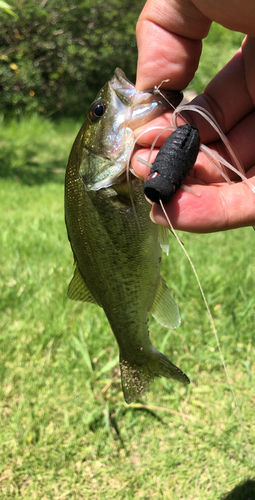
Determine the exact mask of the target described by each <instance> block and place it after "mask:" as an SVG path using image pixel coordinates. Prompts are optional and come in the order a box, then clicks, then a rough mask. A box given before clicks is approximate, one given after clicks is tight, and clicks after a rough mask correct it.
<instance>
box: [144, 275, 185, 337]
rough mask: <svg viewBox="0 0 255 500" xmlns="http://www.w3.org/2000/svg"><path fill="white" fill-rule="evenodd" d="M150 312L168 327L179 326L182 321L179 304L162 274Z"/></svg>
mask: <svg viewBox="0 0 255 500" xmlns="http://www.w3.org/2000/svg"><path fill="white" fill-rule="evenodd" d="M150 313H151V314H152V316H153V318H155V320H156V321H158V323H160V324H161V325H163V326H166V327H168V328H177V327H178V326H179V325H180V323H181V319H180V313H179V309H178V306H177V304H176V302H175V300H174V298H173V294H172V292H170V290H169V288H167V285H166V282H165V281H164V280H163V278H162V276H160V277H159V281H158V285H157V289H156V294H155V298H154V301H153V304H152V306H151V308H150Z"/></svg>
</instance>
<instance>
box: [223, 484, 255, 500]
mask: <svg viewBox="0 0 255 500" xmlns="http://www.w3.org/2000/svg"><path fill="white" fill-rule="evenodd" d="M221 500H255V480H253V479H248V480H247V481H244V482H243V483H241V484H238V485H237V486H235V488H234V489H233V490H232V491H230V493H228V494H227V495H225V496H223V497H222V498H221Z"/></svg>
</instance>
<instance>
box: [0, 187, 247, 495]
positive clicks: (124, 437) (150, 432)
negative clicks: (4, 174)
mask: <svg viewBox="0 0 255 500" xmlns="http://www.w3.org/2000/svg"><path fill="white" fill-rule="evenodd" d="M0 199H1V208H2V217H1V233H0V238H1V257H0V259H1V260H0V276H1V281H0V285H1V317H0V328H1V337H0V342H1V351H0V352H1V355H0V356H1V365H0V367H1V389H0V390H1V402H2V403H1V406H2V409H1V411H2V417H1V443H2V446H1V474H0V480H1V483H0V484H1V488H2V498H27V499H29V498H56V499H57V498H61V495H62V498H65V497H66V498H74V499H76V498H108V499H111V498H123V499H133V498H144V499H146V498H162V499H169V498H178V499H181V498H184V499H185V500H186V499H188V500H193V499H194V500H197V499H201V500H202V499H203V500H205V499H206V500H207V499H215V498H220V497H221V496H222V495H223V494H226V493H227V491H229V490H231V489H232V488H234V486H235V485H236V484H238V483H239V482H241V481H242V480H245V479H246V478H248V477H252V475H253V470H254V462H253V461H252V460H254V458H252V451H251V449H250V446H251V448H253V443H254V438H255V425H254V407H255V395H254V354H253V350H254V301H255V300H254V292H253V290H254V258H253V244H252V242H253V239H254V234H253V231H252V229H251V228H247V229H243V230H238V231H232V232H227V233H222V234H215V235H214V234H212V235H207V236H206V235H188V234H182V235H181V239H182V241H184V243H185V247H186V248H187V250H188V251H189V253H190V254H191V256H192V258H193V260H194V262H195V265H196V267H197V269H198V273H199V276H200V278H201V281H202V284H203V286H204V289H205V293H206V296H207V299H208V301H209V304H210V307H211V309H212V312H213V315H214V319H215V322H216V326H217V328H218V334H219V338H220V343H221V347H222V350H223V353H224V357H225V360H226V362H227V365H228V369H229V372H230V377H231V380H232V381H233V385H234V389H235V391H236V396H237V401H238V404H239V407H240V410H241V414H242V419H243V421H244V427H245V435H244V434H243V432H242V428H241V423H240V420H239V416H238V413H237V411H236V409H235V408H234V406H233V401H232V395H231V392H230V388H229V385H228V383H227V380H226V375H225V373H224V370H223V367H222V364H221V359H220V356H219V353H218V351H217V346H216V341H215V338H214V335H213V333H212V332H211V329H210V324H209V320H208V318H207V315H206V312H205V307H204V304H203V302H202V300H201V296H200V292H199V290H198V287H197V284H196V281H195V278H194V276H193V275H192V272H191V269H190V266H189V264H188V262H187V260H186V258H185V256H184V255H183V253H182V251H181V249H180V248H179V246H178V245H177V243H176V241H175V240H174V239H173V238H172V237H171V252H170V257H169V258H164V264H163V275H164V277H165V278H166V279H167V281H168V284H169V286H170V288H171V289H172V290H173V292H174V295H175V297H176V300H177V302H178V304H179V306H180V310H181V316H182V325H181V326H180V328H178V329H177V330H176V331H170V332H169V331H168V330H166V329H165V328H163V327H160V326H159V325H158V324H157V323H155V321H154V320H152V319H151V320H150V330H151V337H152V339H153V343H154V344H155V346H157V347H158V348H159V349H163V350H164V352H165V354H166V355H167V356H169V358H170V359H171V360H172V361H173V362H175V363H176V364H177V365H178V366H181V368H182V369H183V370H184V371H185V372H186V373H187V374H188V375H189V377H190V378H191V385H190V386H189V387H188V388H184V387H182V386H181V385H179V384H177V383H173V382H171V381H169V380H166V379H160V380H157V381H155V383H154V384H153V385H152V388H151V391H150V392H149V393H148V394H147V395H146V396H145V397H144V403H146V404H148V405H149V406H148V408H147V410H146V409H144V408H143V407H142V406H141V407H139V406H138V407H135V406H134V407H133V408H132V405H131V407H128V406H127V405H126V404H125V403H124V399H123V395H122V391H121V387H120V378H119V368H118V359H117V358H118V350H117V345H116V342H115V340H114V337H113V335H112V333H111V330H110V328H109V326H108V323H107V321H106V319H105V317H104V314H103V311H102V310H101V309H100V308H98V307H96V306H93V305H89V304H88V305H86V304H83V303H78V302H71V301H70V300H68V299H67V296H66V290H67V286H68V283H69V280H70V279H71V276H72V255H71V250H70V248H69V243H68V241H67V236H66V230H65V225H64V216H63V186H62V185H61V184H56V183H47V182H46V183H44V184H41V185H39V186H38V185H33V186H27V185H24V184H22V183H21V182H18V181H15V180H2V181H1V184H0ZM158 407H160V408H161V410H160V409H159V408H158ZM171 411H172V413H171ZM246 439H248V441H249V443H250V446H249V444H247V442H246Z"/></svg>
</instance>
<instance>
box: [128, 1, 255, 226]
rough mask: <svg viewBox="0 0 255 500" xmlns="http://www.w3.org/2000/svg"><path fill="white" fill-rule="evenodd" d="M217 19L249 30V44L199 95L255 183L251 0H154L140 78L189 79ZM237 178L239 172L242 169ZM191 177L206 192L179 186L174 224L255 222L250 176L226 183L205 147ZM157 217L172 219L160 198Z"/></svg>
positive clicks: (178, 85)
mask: <svg viewBox="0 0 255 500" xmlns="http://www.w3.org/2000/svg"><path fill="white" fill-rule="evenodd" d="M195 4H196V5H195ZM200 5H201V11H200V10H199V8H200ZM197 6H199V8H198V7H197ZM202 10H203V12H202ZM230 11H231V16H230V15H229V12H230ZM211 20H215V21H218V22H220V23H221V24H223V25H224V26H226V27H228V28H231V29H235V30H239V31H244V32H245V33H247V34H248V35H249V36H248V37H246V39H245V41H244V43H243V45H242V49H240V50H239V51H238V52H237V53H236V54H235V56H234V57H233V59H232V60H231V61H230V62H229V63H228V65H227V66H225V68H224V69H223V70H221V72H219V73H218V75H217V76H216V77H215V78H214V79H213V80H212V81H211V82H210V83H209V84H208V86H207V87H206V89H205V91H204V93H203V94H202V95H200V96H198V97H197V98H196V99H195V100H194V101H193V102H192V103H196V104H198V105H200V106H202V107H204V108H206V109H207V110H208V111H210V113H211V114H212V115H213V116H214V117H215V119H216V120H217V122H218V123H219V125H220V127H221V128H222V129H223V131H224V133H225V134H226V135H227V137H228V139H229V140H230V142H231V143H232V145H233V146H234V149H235V151H236V152H237V154H238V156H239V158H240V159H241V161H242V163H243V166H244V168H245V171H246V175H247V177H249V178H251V181H252V182H253V183H254V184H255V177H254V174H255V167H254V165H255V148H254V138H253V135H254V134H253V131H254V129H255V110H254V102H255V68H254V58H255V40H254V39H253V38H252V36H255V7H254V4H253V1H252V0H251V1H248V2H246V3H245V5H244V2H243V3H241V2H239V3H237V2H236V3H235V6H234V7H233V5H232V2H229V1H225V2H224V3H222V1H221V2H219V1H215V0H214V1H209V0H203V1H202V0H201V1H195V0H194V2H193V3H192V2H191V1H190V2H187V1H181V0H179V1H174V0H168V1H167V0H165V1H164V2H160V5H159V4H158V2H157V0H149V1H148V2H147V4H146V5H145V9H144V11H143V12H142V14H141V17H140V19H139V22H138V25H137V40H138V49H139V58H138V70H137V86H138V88H140V89H141V90H143V89H145V88H150V87H153V86H154V85H159V84H160V83H161V81H162V80H164V79H167V78H170V82H169V83H168V88H171V89H179V90H180V89H182V88H184V87H186V86H187V84H188V83H189V81H190V80H191V79H192V77H193V75H194V72H195V70H196V68H197V65H198V62H199V57H200V52H201V39H202V38H203V37H204V36H206V34H207V32H208V30H209V27H210V24H211ZM165 87H166V85H165V86H164V88H165ZM185 117H186V118H187V115H185ZM188 118H189V121H190V122H192V123H194V124H195V125H196V126H198V128H199V131H200V136H201V141H202V142H203V143H204V144H209V145H210V148H211V149H216V150H217V151H218V152H220V153H221V154H222V156H226V154H225V153H224V152H223V149H222V145H221V143H220V141H218V137H217V134H216V133H215V131H214V130H213V129H212V128H211V127H210V126H209V125H207V124H206V122H205V121H204V120H203V119H202V118H201V117H200V116H198V115H196V114H195V113H194V112H192V113H191V112H190V113H189V116H188ZM169 123H170V115H169V113H166V114H165V115H164V116H162V117H160V118H158V119H157V120H154V123H153V124H154V125H155V124H156V125H158V126H166V125H167V124H168V125H169ZM180 124H181V121H180ZM156 133H157V132H155V131H151V132H149V131H148V132H146V134H145V135H143V137H142V139H141V140H142V141H143V142H144V143H148V144H151V143H152V141H153V139H154V138H155V136H156ZM139 156H142V157H143V158H147V157H148V149H147V150H140V151H139ZM132 167H133V168H134V170H135V173H136V174H137V175H139V176H140V177H141V178H143V177H144V175H145V167H144V166H143V165H142V164H141V163H139V162H138V161H137V160H135V159H133V160H132ZM231 178H232V179H233V180H234V181H236V180H237V177H236V176H232V177H231ZM185 184H187V185H191V184H195V187H194V190H195V192H196V193H198V194H200V196H199V197H196V196H193V195H192V194H190V193H187V192H185V191H183V190H182V189H180V190H179V191H178V192H177V193H176V194H175V196H174V198H173V200H172V201H171V202H170V203H168V204H167V205H166V206H165V208H166V210H167V213H168V216H169V217H170V220H171V222H172V224H173V226H174V227H175V228H177V229H182V230H186V231H191V232H192V231H193V232H212V231H219V230H224V229H231V228H235V227H243V226H249V225H254V224H255V195H254V193H253V192H252V191H251V190H250V188H249V187H248V186H247V185H246V184H244V183H243V182H242V183H240V182H237V183H233V184H231V185H229V184H227V183H226V182H225V181H224V180H223V179H222V178H221V176H220V175H219V173H218V172H217V171H216V170H215V169H214V167H213V166H212V165H211V164H210V163H208V160H207V159H206V158H205V157H204V156H203V155H202V154H199V156H198V160H197V162H196V165H195V167H194V169H193V171H192V172H191V176H190V177H188V178H187V180H186V181H185ZM152 217H153V219H154V220H155V222H157V223H159V224H162V225H166V226H167V225H168V224H167V221H166V219H165V217H164V215H163V213H162V210H161V207H160V206H158V205H155V204H154V205H153V207H152Z"/></svg>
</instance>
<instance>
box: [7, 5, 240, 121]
mask: <svg viewBox="0 0 255 500" xmlns="http://www.w3.org/2000/svg"><path fill="white" fill-rule="evenodd" d="M143 4H144V2H143V1H142V0H138V1H136V0H121V1H120V0H109V1H108V2H104V1H103V0H84V1H80V0H62V1H61V2H58V1H57V0H42V1H41V2H39V1H36V2H35V1H34V0H26V1H25V0H14V1H13V2H12V6H13V9H14V13H15V15H14V16H13V15H9V13H8V10H7V11H3V10H2V11H1V10H0V16H1V18H0V19H1V25H0V27H1V29H0V113H1V112H2V113H4V114H5V116H9V115H10V114H16V115H20V114H21V113H23V112H24V111H26V112H33V111H36V112H37V113H39V114H44V115H45V114H46V115H47V116H51V115H53V116H54V117H56V116H59V115H61V116H69V117H70V116H72V117H81V116H84V114H85V111H84V110H86V109H87V108H88V106H89V104H90V103H91V101H92V100H93V99H94V97H95V94H96V93H97V92H98V90H99V89H100V88H101V87H102V86H103V85H104V83H105V82H106V81H107V80H109V79H110V78H111V77H112V75H113V72H114V69H115V67H117V66H120V67H121V68H122V69H123V70H124V71H125V73H126V74H127V76H128V78H129V79H130V80H131V81H135V73H136V62H137V48H136V39H135V26H136V22H137V19H138V16H139V14H140V11H141V9H142V7H143ZM5 5H7V4H5ZM0 7H1V5H0ZM11 12H12V11H11ZM12 13H13V12H12ZM242 38H243V35H242V34H240V33H233V32H230V31H228V30H225V29H223V28H222V27H221V26H218V25H215V24H214V25H213V28H212V29H211V32H210V34H209V36H208V38H207V39H206V41H205V43H204V51H203V55H202V58H201V62H200V68H199V71H198V72H197V74H196V76H195V78H194V80H193V82H192V83H191V85H190V86H189V88H191V89H194V90H196V91H197V92H201V91H202V90H203V88H204V87H205V85H206V84H207V82H208V81H209V80H210V79H211V78H212V77H213V76H214V75H215V74H216V72H217V71H219V70H220V68H221V67H222V66H223V65H224V63H225V62H226V61H227V60H228V59H229V58H230V57H231V56H232V54H233V53H234V51H235V50H236V49H237V48H238V47H239V46H240V43H241V40H242Z"/></svg>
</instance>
